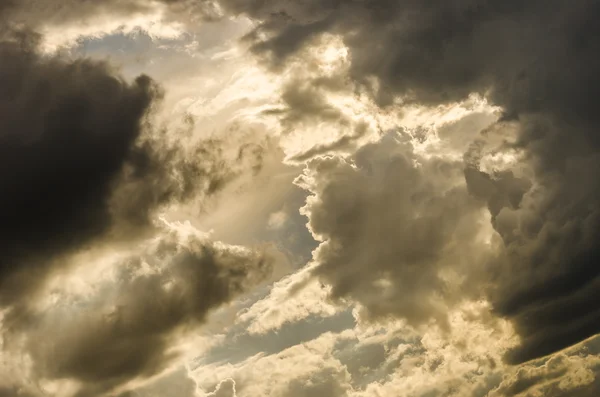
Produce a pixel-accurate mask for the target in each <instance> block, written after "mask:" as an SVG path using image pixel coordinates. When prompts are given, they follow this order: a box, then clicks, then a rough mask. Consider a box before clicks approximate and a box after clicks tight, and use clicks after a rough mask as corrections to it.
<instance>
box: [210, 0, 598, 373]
mask: <svg viewBox="0 0 600 397" xmlns="http://www.w3.org/2000/svg"><path fill="white" fill-rule="evenodd" d="M221 4H222V5H223V8H224V9H225V10H229V11H230V12H232V13H243V14H245V15H248V16H249V17H251V18H253V19H254V20H256V21H258V24H257V26H256V28H255V31H254V32H253V33H252V34H250V35H248V40H249V41H250V42H252V43H253V50H254V52H255V53H256V54H257V55H259V56H261V57H262V58H263V59H265V60H266V61H267V62H269V63H270V64H271V66H273V67H275V68H279V69H281V68H282V67H283V66H282V65H286V64H287V63H290V62H293V61H294V58H295V57H296V56H299V54H302V51H304V50H305V49H306V48H307V47H310V46H312V45H313V44H314V43H315V41H316V40H317V39H318V38H319V37H321V36H323V35H325V34H328V35H337V36H338V37H340V38H341V40H342V41H343V44H344V46H345V47H346V49H347V51H348V58H349V60H350V66H349V69H348V75H347V76H348V77H349V78H351V79H352V81H354V82H355V83H356V84H358V86H359V87H361V89H362V90H364V91H366V92H369V93H371V95H372V97H373V98H374V99H375V100H376V101H377V103H378V104H379V105H381V106H382V107H386V106H390V105H393V104H396V105H398V104H402V105H420V106H438V105H444V104H449V103H455V102H459V101H463V100H466V99H467V98H468V97H469V96H471V95H473V94H478V95H481V96H484V97H485V98H486V99H487V100H488V101H489V102H490V104H491V105H493V106H496V107H498V108H500V110H501V112H502V114H503V119H502V120H501V122H500V123H499V124H498V125H497V126H496V127H497V128H508V129H513V130H514V131H515V132H516V134H515V136H514V139H513V140H512V141H511V142H505V144H504V146H502V147H500V148H497V150H498V152H499V153H504V154H509V153H514V152H515V151H517V152H519V153H520V154H521V155H520V156H519V158H518V159H517V160H516V161H515V162H513V167H512V169H510V170H504V171H507V173H505V174H502V175H500V174H497V175H492V174H494V173H490V172H489V170H482V169H479V170H478V171H480V172H483V173H485V174H488V176H485V175H482V174H479V176H480V177H481V178H479V177H477V176H474V175H475V174H474V173H473V172H472V169H471V168H470V167H467V173H468V174H470V175H467V178H468V180H469V184H470V188H471V189H474V185H475V184H478V183H480V184H481V183H484V182H483V180H484V179H488V178H491V179H493V181H490V183H491V185H494V186H495V187H494V188H492V187H491V185H490V184H488V185H489V186H490V187H489V189H491V190H494V189H495V190H496V192H497V193H494V194H493V195H494V198H490V197H487V198H482V200H484V201H486V202H487V204H488V206H489V207H490V210H491V215H492V216H493V218H494V227H495V228H496V231H497V233H498V234H499V235H500V236H501V237H502V240H503V243H504V245H505V246H506V249H503V250H501V251H502V252H501V253H500V254H499V258H498V260H496V261H494V262H493V263H491V262H490V263H489V266H488V265H486V268H488V269H490V275H491V277H490V282H491V283H492V284H494V285H493V287H492V288H491V289H490V290H493V292H492V294H491V295H490V297H489V298H490V299H491V300H492V301H493V302H494V306H495V309H496V311H497V313H499V314H500V315H503V316H505V317H507V318H510V319H512V320H513V321H514V323H515V327H516V329H517V331H518V332H519V333H520V335H521V336H522V340H523V346H522V347H521V348H519V349H517V350H515V351H514V352H513V353H512V354H510V355H509V357H507V358H508V359H509V360H510V361H511V362H522V361H525V360H528V359H532V358H535V357H540V356H543V355H546V354H549V353H551V352H554V351H556V350H559V349H561V348H564V347H567V346H569V345H571V344H573V343H576V342H578V341H581V340H582V339H584V338H586V337H589V336H591V335H594V334H596V333H597V332H598V331H600V321H599V317H598V313H599V311H598V307H597V304H596V303H595V302H596V301H597V295H596V293H595V291H597V290H598V289H597V288H596V287H595V285H596V283H597V282H598V281H597V280H598V276H599V275H598V272H597V266H595V265H594V264H595V263H596V261H597V258H598V251H597V249H596V244H595V243H594V241H596V240H598V237H599V234H598V233H599V230H600V228H599V226H598V225H599V224H598V213H599V201H598V197H600V195H599V193H598V187H599V186H600V185H599V184H598V182H597V180H598V178H597V172H596V170H597V169H598V154H599V153H600V145H599V140H598V134H597V133H596V131H597V129H598V125H599V123H600V119H599V118H598V112H597V111H596V103H597V97H598V96H599V94H600V84H599V82H598V79H597V77H596V75H597V72H596V71H597V69H598V66H599V65H598V62H599V59H600V58H599V57H598V56H597V54H596V53H597V50H596V49H597V47H598V37H600V35H599V34H598V29H599V28H598V25H597V24H596V23H595V22H594V21H595V19H596V17H597V15H598V13H599V12H600V9H599V7H598V3H597V2H595V1H592V0H589V1H588V0H586V1H582V2H578V3H577V4H576V5H572V4H566V3H564V2H561V1H558V0H557V1H554V0H553V1H529V2H521V1H503V0H502V1H500V0H492V1H479V0H453V1H434V2H433V3H424V2H420V1H402V2H397V1H385V0H382V1H351V2H339V1H307V2H302V3H297V2H292V1H284V0H281V1H271V2H263V1H250V2H248V1H244V2H241V1H236V0H223V1H222V2H221ZM290 103H291V102H290ZM298 108H299V109H300V110H302V109H303V108H302V106H299V107H298ZM520 168H525V169H528V170H529V171H528V172H529V175H527V176H523V175H516V173H515V172H516V171H517V170H519V169H520ZM509 171H510V172H512V173H513V174H512V176H510V175H511V174H510V172H509ZM474 178H475V179H479V182H476V181H475V179H474ZM482 178H483V179H482ZM517 185H518V186H517ZM340 194H341V193H340ZM475 195H476V196H477V194H475ZM490 200H491V201H490ZM442 229H443V227H442ZM344 249H347V247H346V246H345V245H344ZM365 255H366V254H365ZM350 262H352V261H350ZM366 262H368V261H365V263H366ZM325 268H326V267H323V269H325ZM360 274H361V275H362V273H360ZM424 274H427V272H425V273H424ZM331 277H332V278H333V276H331ZM348 277H350V276H348ZM334 285H336V284H335V283H334ZM409 290H410V288H409ZM340 294H341V295H345V294H346V293H345V292H340ZM417 294H418V293H417ZM390 311H392V310H390ZM565 313H568V314H565Z"/></svg>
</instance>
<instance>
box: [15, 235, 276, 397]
mask: <svg viewBox="0 0 600 397" xmlns="http://www.w3.org/2000/svg"><path fill="white" fill-rule="evenodd" d="M273 261H274V260H273V257H272V255H271V254H270V252H269V251H268V250H266V249H265V250H263V249H256V250H250V249H246V248H243V247H237V246H229V245H225V244H221V243H214V242H211V241H209V240H206V239H205V238H203V237H202V236H200V235H197V234H191V235H189V236H183V237H182V236H179V235H177V234H176V233H174V232H171V233H169V234H166V235H164V236H161V237H159V238H155V239H154V240H152V241H151V242H150V243H147V244H146V246H145V247H144V248H143V249H142V250H141V252H140V253H138V254H135V253H134V254H131V255H128V256H126V257H125V258H123V259H121V260H119V261H118V262H117V263H115V264H114V265H112V268H113V269H114V272H115V274H114V276H113V277H110V278H108V279H106V280H105V281H104V282H101V281H98V280H97V281H96V285H94V286H93V287H92V288H93V290H92V292H91V293H88V294H86V295H84V296H78V295H77V294H76V295H72V294H69V293H67V294H65V295H64V296H62V297H59V298H58V300H57V301H56V302H55V303H54V304H53V305H52V310H46V311H44V312H37V313H32V314H31V315H30V317H29V323H27V324H22V325H21V327H20V328H18V329H15V330H14V331H13V332H16V334H13V335H11V336H10V337H11V338H13V339H16V340H18V339H19V335H23V336H24V337H25V341H24V346H25V348H24V351H26V352H29V354H30V355H31V357H32V362H33V372H34V374H35V377H36V378H37V379H46V380H56V379H72V380H76V381H78V382H80V383H81V388H80V390H79V392H78V393H77V395H78V396H87V395H94V396H95V395H99V394H103V393H105V392H107V391H111V390H115V388H117V387H119V386H124V385H126V384H127V383H128V382H129V381H132V380H135V379H143V378H147V377H151V376H154V375H157V374H159V373H160V372H162V371H163V370H165V369H167V368H168V366H169V365H171V364H172V362H173V360H174V359H175V358H177V357H179V355H180V354H181V352H180V351H178V350H177V348H176V347H177V343H176V341H177V339H178V338H179V336H178V334H179V333H181V332H184V333H185V332H186V331H188V330H189V329H193V328H194V327H197V326H198V325H199V324H202V323H204V322H205V321H206V318H207V315H208V314H209V313H210V312H211V311H212V310H214V309H216V308H218V307H220V306H221V305H223V304H225V303H227V302H229V301H231V300H232V299H233V298H235V297H237V296H239V295H240V294H242V293H244V292H246V291H247V290H248V288H250V287H252V286H256V285H257V284H259V283H260V282H262V281H263V280H265V279H266V277H267V276H269V275H270V272H271V270H272V267H273ZM59 296H60V295H59ZM34 324H35V325H34Z"/></svg>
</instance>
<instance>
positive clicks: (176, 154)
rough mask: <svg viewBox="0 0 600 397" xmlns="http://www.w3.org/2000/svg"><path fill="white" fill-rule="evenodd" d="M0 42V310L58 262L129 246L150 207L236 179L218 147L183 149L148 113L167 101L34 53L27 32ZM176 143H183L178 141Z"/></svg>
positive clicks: (101, 68)
mask: <svg viewBox="0 0 600 397" xmlns="http://www.w3.org/2000/svg"><path fill="white" fill-rule="evenodd" d="M2 34H3V39H4V40H3V41H1V42H0V59H1V61H0V87H2V88H1V89H0V189H1V190H2V195H1V196H0V207H1V208H2V213H1V214H0V220H1V222H0V303H1V304H2V305H7V304H10V303H13V302H15V301H18V300H19V299H20V298H23V297H26V296H27V294H28V293H29V292H31V291H33V290H35V289H36V287H38V286H39V284H40V282H42V281H43V280H44V279H45V276H47V275H48V273H49V272H50V271H51V270H52V269H53V268H56V267H60V266H63V265H64V263H66V260H65V259H64V256H66V255H68V254H71V253H73V252H75V251H78V250H81V249H86V248H87V247H89V246H90V245H91V244H93V243H94V242H102V241H104V242H106V241H113V242H114V241H119V242H120V243H126V242H128V241H131V240H132V239H136V238H139V237H143V235H144V233H145V232H147V231H149V230H150V229H151V228H152V218H153V214H154V212H155V211H156V210H158V209H160V208H161V207H163V206H164V205H166V204H169V203H171V202H173V201H184V200H186V199H189V198H192V197H193V196H194V195H196V194H197V193H200V192H203V193H206V194H210V193H213V192H215V191H217V190H219V189H220V187H222V185H223V184H224V183H225V182H226V181H227V178H229V177H230V176H231V174H230V173H229V171H230V169H229V168H228V167H227V165H226V164H225V162H224V161H222V159H221V156H220V150H221V149H220V146H219V143H218V142H216V141H215V142H203V143H202V145H200V146H193V147H190V148H182V147H180V146H179V145H178V142H177V141H175V140H174V139H173V138H172V137H171V138H169V136H168V132H169V131H167V130H166V129H164V128H159V127H156V126H153V125H151V124H150V120H149V119H148V118H147V116H148V114H149V112H151V111H152V109H153V107H154V106H155V105H156V104H157V103H158V102H157V101H158V100H159V99H160V97H161V95H162V93H161V89H160V88H159V87H158V85H157V84H156V83H155V82H153V81H152V79H150V78H149V77H147V76H140V77H138V78H137V79H136V80H135V81H134V82H132V83H129V82H126V81H124V80H123V79H122V78H120V77H119V76H118V75H117V74H116V73H115V71H113V70H112V69H111V68H110V66H109V65H107V64H105V63H100V62H95V61H91V60H87V59H78V60H65V59H62V58H60V57H47V56H41V55H39V54H38V53H37V48H36V42H37V40H38V39H39V37H38V36H37V35H35V34H33V33H29V32H24V31H19V32H15V31H13V32H3V33H2ZM179 144H180V142H179Z"/></svg>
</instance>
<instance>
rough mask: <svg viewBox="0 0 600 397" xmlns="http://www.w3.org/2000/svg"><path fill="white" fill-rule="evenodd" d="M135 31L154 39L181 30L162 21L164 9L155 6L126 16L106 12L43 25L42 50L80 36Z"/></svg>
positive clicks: (60, 46)
mask: <svg viewBox="0 0 600 397" xmlns="http://www.w3.org/2000/svg"><path fill="white" fill-rule="evenodd" d="M138 30H142V31H144V32H146V33H147V34H148V35H149V36H150V37H152V38H154V39H175V38H178V37H180V36H181V35H182V34H184V32H185V28H184V25H183V24H181V23H179V22H175V21H167V20H165V19H164V9H161V8H160V7H155V8H154V12H151V13H143V14H142V13H139V14H134V15H130V16H128V17H122V18H120V17H115V16H114V15H106V16H98V17H95V18H93V19H92V20H87V21H82V22H75V23H72V24H69V25H61V26H44V27H43V28H42V29H41V31H42V33H43V35H44V36H43V42H42V49H43V50H44V51H45V52H47V53H53V52H56V51H58V50H60V49H63V48H65V47H72V46H74V45H76V44H77V43H78V41H80V40H82V39H89V38H102V37H104V36H108V35H111V34H118V33H120V34H132V33H134V32H136V31H138Z"/></svg>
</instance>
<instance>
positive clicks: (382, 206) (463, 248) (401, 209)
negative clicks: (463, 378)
mask: <svg viewBox="0 0 600 397" xmlns="http://www.w3.org/2000/svg"><path fill="white" fill-rule="evenodd" d="M402 140H404V142H403V141H402ZM417 161H418V158H417V157H416V156H415V155H414V153H413V149H412V146H411V144H410V143H409V142H408V141H407V138H406V136H403V135H400V134H395V133H390V134H388V135H387V136H385V137H384V138H383V139H382V140H381V141H380V142H378V143H374V144H370V145H366V146H364V147H362V148H361V149H359V150H358V151H357V153H356V154H355V155H354V156H353V157H352V158H351V159H348V160H345V159H342V158H340V157H322V158H317V159H315V160H312V161H311V162H310V163H309V165H308V169H307V171H306V172H305V174H304V175H303V176H300V177H299V178H298V179H297V181H296V183H297V184H298V185H299V186H301V187H303V188H305V189H307V190H309V191H310V192H311V193H312V196H311V197H309V198H308V200H307V205H306V206H305V207H304V208H303V213H304V214H305V215H306V216H307V217H308V218H309V224H308V226H309V228H310V230H311V232H312V233H313V235H314V237H315V239H317V240H319V241H321V245H320V246H319V248H318V249H317V250H316V251H315V253H314V260H315V262H316V266H315V268H314V269H313V274H314V275H317V276H318V277H319V278H320V279H321V280H322V281H323V282H326V283H327V284H330V285H331V287H332V289H331V295H332V296H333V297H334V298H351V299H353V300H356V301H358V302H360V303H361V304H362V305H363V306H364V307H366V308H367V309H368V311H367V312H366V314H367V315H368V316H371V317H375V318H377V317H385V316H388V315H397V316H400V317H402V318H405V319H407V320H408V321H409V322H410V323H412V324H413V325H421V324H424V323H427V322H428V321H429V320H430V319H431V318H436V319H437V320H438V322H439V324H441V325H443V324H444V323H445V321H446V320H445V313H446V312H447V310H448V308H449V306H450V305H452V302H458V301H460V300H461V299H463V298H467V297H468V296H469V294H468V292H469V291H468V289H469V288H468V284H464V285H463V283H464V282H465V279H464V278H463V279H461V277H463V274H469V273H473V272H476V271H477V266H476V265H477V262H478V260H480V259H481V258H482V257H483V254H484V253H483V252H482V248H481V242H480V241H479V239H480V237H479V234H480V233H481V229H482V228H481V227H478V223H481V221H480V219H481V216H482V211H481V206H480V204H479V203H478V202H477V200H475V199H473V198H471V197H470V195H469V193H468V191H467V189H466V186H465V184H464V181H463V179H462V165H461V163H460V162H456V163H454V164H452V163H448V162H446V161H443V160H439V159H432V160H430V161H427V162H424V163H422V164H420V165H419V164H417Z"/></svg>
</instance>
